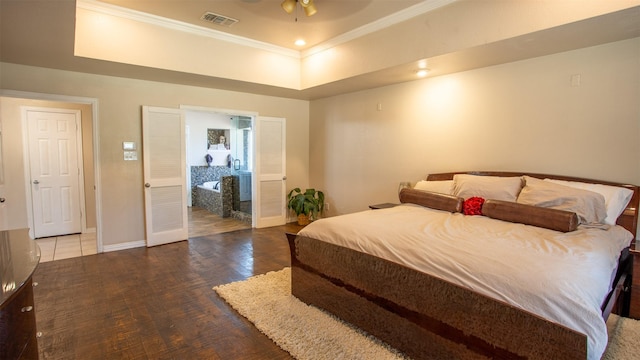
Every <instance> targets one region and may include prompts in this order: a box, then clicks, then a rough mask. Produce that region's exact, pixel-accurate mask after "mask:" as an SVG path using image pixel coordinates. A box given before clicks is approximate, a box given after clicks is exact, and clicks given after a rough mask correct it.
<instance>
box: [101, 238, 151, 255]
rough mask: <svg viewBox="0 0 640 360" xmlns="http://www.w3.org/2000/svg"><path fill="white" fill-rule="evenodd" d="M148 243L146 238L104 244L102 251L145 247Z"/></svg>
mask: <svg viewBox="0 0 640 360" xmlns="http://www.w3.org/2000/svg"><path fill="white" fill-rule="evenodd" d="M146 245H147V242H146V241H144V240H138V241H130V242H126V243H120V244H114V245H104V246H103V247H102V251H103V252H111V251H118V250H126V249H133V248H139V247H145V246H146Z"/></svg>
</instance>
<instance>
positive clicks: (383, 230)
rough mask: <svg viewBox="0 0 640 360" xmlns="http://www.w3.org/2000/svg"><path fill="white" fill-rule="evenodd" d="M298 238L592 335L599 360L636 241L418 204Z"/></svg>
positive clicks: (323, 224) (318, 226)
mask: <svg viewBox="0 0 640 360" xmlns="http://www.w3.org/2000/svg"><path fill="white" fill-rule="evenodd" d="M299 235H302V236H306V237H310V238H314V239H318V240H322V241H325V242H328V243H332V244H335V245H339V246H343V247H347V248H350V249H353V250H356V251H360V252H365V253H368V254H371V255H374V256H377V257H380V258H384V259H387V260H389V261H392V262H395V263H398V264H401V265H404V266H407V267H409V268H412V269H415V270H418V271H421V272H424V273H428V274H431V275H433V276H436V277H438V278H441V279H443V280H446V281H449V282H451V283H454V284H457V285H460V286H463V287H466V288H468V289H471V290H473V291H476V292H478V293H480V294H483V295H486V296H489V297H491V298H494V299H497V300H500V301H504V302H506V303H508V304H511V305H513V306H516V307H518V308H521V309H524V310H527V311H529V312H531V313H534V314H537V315H539V316H541V317H543V318H545V319H547V320H549V321H553V322H556V323H559V324H562V325H564V326H567V327H569V328H571V329H574V330H576V331H579V332H581V333H584V334H585V335H587V339H588V354H589V359H600V357H601V355H602V353H603V352H604V350H605V348H606V344H607V331H606V325H605V321H604V319H603V318H602V315H601V310H600V306H601V303H602V301H603V300H604V297H605V296H606V294H607V293H608V292H609V290H610V288H611V280H612V277H613V274H614V273H615V270H616V266H617V263H618V257H619V255H620V252H621V251H622V249H623V248H625V247H626V246H628V244H629V242H630V241H631V238H632V235H631V233H630V232H628V231H627V230H625V229H624V228H622V227H620V226H612V227H610V228H608V229H606V230H604V229H598V228H579V229H578V230H576V231H573V232H568V233H562V232H557V231H553V230H548V229H543V228H538V227H534V226H529V225H523V224H516V223H509V222H504V221H500V220H495V219H491V218H487V217H484V216H465V215H463V214H461V213H449V212H445V211H439V210H434V209H430V208H426V207H421V206H418V205H413V204H403V205H401V206H396V207H394V208H390V209H380V210H368V211H363V212H359V213H353V214H348V215H342V216H337V217H332V218H326V219H321V220H318V221H315V222H313V223H311V224H310V225H308V226H307V227H305V228H304V229H303V230H302V231H301V232H300V233H299Z"/></svg>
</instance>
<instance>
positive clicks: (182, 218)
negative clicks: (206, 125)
mask: <svg viewBox="0 0 640 360" xmlns="http://www.w3.org/2000/svg"><path fill="white" fill-rule="evenodd" d="M184 129H185V126H184V116H183V113H182V111H181V110H179V109H165V108H158V107H149V106H144V107H143V108H142V143H143V149H142V151H143V163H144V164H143V165H144V166H143V167H144V203H145V228H146V241H147V246H156V245H162V244H167V243H171V242H175V241H181V240H186V239H187V238H188V237H189V226H188V222H187V191H186V174H185V171H184V169H185V167H186V148H185V131H184Z"/></svg>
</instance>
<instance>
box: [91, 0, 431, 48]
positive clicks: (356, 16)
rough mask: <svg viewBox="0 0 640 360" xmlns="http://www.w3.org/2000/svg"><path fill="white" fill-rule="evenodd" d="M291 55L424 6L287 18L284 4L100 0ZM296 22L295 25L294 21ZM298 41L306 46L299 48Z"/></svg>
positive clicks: (367, 1) (357, 6)
mask: <svg viewBox="0 0 640 360" xmlns="http://www.w3.org/2000/svg"><path fill="white" fill-rule="evenodd" d="M100 1H102V2H104V3H109V4H113V5H117V6H120V7H125V8H129V9H132V10H136V11H141V12H145V13H148V14H153V15H157V16H161V17H164V18H168V19H173V20H177V21H181V22H185V23H190V24H193V25H197V26H202V27H206V28H210V29H213V30H217V31H222V32H225V33H229V34H233V35H237V36H241V37H246V38H250V39H253V40H258V41H261V42H265V43H269V44H272V45H277V46H281V47H285V48H289V49H295V50H304V49H308V48H310V47H313V46H315V45H318V44H321V43H323V42H326V41H328V40H330V39H332V38H335V37H337V36H339V35H341V34H344V33H347V32H349V31H352V30H354V29H357V28H359V27H361V26H364V25H367V24H370V23H372V22H375V21H378V20H380V19H382V18H385V17H387V16H390V15H392V14H394V13H397V12H399V11H403V10H407V9H408V8H410V7H412V6H414V5H416V4H419V3H422V2H423V1H422V0H315V4H316V8H317V9H318V12H317V13H316V14H315V15H313V16H309V17H307V16H306V15H305V13H304V11H302V8H301V6H300V5H298V6H297V7H296V8H297V11H294V12H293V13H292V14H288V13H286V12H285V11H284V10H283V9H282V7H281V6H280V3H281V2H282V0H155V1H153V0H100ZM208 11H209V12H213V13H216V14H219V15H223V16H226V17H231V18H234V19H236V20H238V22H237V23H235V24H234V25H232V26H229V27H227V26H221V25H216V24H212V23H210V22H206V21H204V20H201V17H202V15H203V14H204V13H205V12H208ZM296 19H297V21H296ZM299 38H302V39H304V40H305V41H306V43H307V45H306V46H303V47H298V46H295V45H294V42H295V40H297V39H299Z"/></svg>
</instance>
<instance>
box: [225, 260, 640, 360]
mask: <svg viewBox="0 0 640 360" xmlns="http://www.w3.org/2000/svg"><path fill="white" fill-rule="evenodd" d="M213 289H214V290H215V291H216V292H217V293H218V295H220V297H222V298H223V299H224V300H225V301H226V302H227V303H229V305H231V307H233V308H234V309H235V310H236V311H238V313H240V314H241V315H242V316H244V317H246V318H247V319H248V320H249V321H251V322H252V323H253V324H254V325H255V326H256V328H258V330H260V331H261V332H263V333H264V334H265V335H267V336H268V337H269V338H270V339H271V340H272V341H273V342H275V343H276V344H277V345H278V346H280V347H281V348H282V349H283V350H285V351H287V352H289V353H290V354H291V355H292V356H293V357H294V358H296V359H301V360H315V359H332V360H333V359H407V358H406V357H405V356H404V355H403V354H401V353H400V352H398V351H396V350H395V349H393V348H391V347H390V346H388V345H387V344H385V343H383V342H381V341H379V340H378V339H376V338H374V337H372V336H370V335H368V334H366V333H365V332H363V331H361V330H359V329H358V328H356V327H354V326H352V325H350V324H348V323H345V322H343V321H341V320H340V319H338V318H336V317H335V316H333V315H331V314H328V313H326V312H324V311H322V310H319V309H318V308H316V307H313V306H309V305H307V304H305V303H303V302H302V301H300V300H298V299H297V298H295V297H293V296H292V295H291V269H290V268H284V269H282V270H280V271H273V272H269V273H267V274H263V275H257V276H253V277H251V278H249V279H247V280H244V281H238V282H234V283H231V284H226V285H220V286H216V287H214V288H213ZM607 327H608V329H609V345H608V347H607V350H606V352H605V354H604V356H603V357H602V359H603V360H614V359H615V360H622V359H625V360H627V359H638V358H640V341H638V339H640V321H636V320H632V319H628V318H621V317H619V316H616V315H613V314H612V315H611V316H610V317H609V320H608V321H607Z"/></svg>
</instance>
